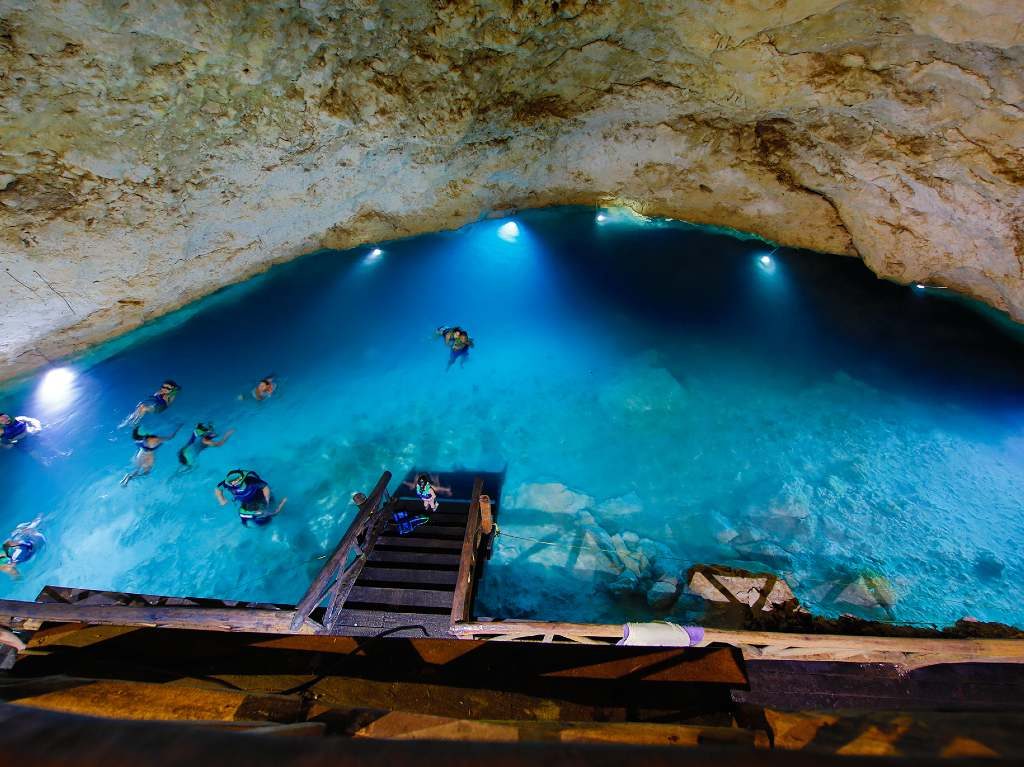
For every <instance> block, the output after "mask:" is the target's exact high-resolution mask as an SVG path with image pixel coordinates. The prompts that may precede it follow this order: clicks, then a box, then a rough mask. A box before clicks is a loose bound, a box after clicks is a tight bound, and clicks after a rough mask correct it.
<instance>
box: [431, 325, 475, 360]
mask: <svg viewBox="0 0 1024 767" xmlns="http://www.w3.org/2000/svg"><path fill="white" fill-rule="evenodd" d="M435 332H436V333H437V335H439V336H441V338H442V339H444V345H445V346H447V347H448V348H449V349H451V354H449V355H448V368H447V369H450V368H451V366H452V365H454V364H455V360H457V359H460V358H461V359H462V364H463V365H465V364H466V358H467V357H469V349H470V347H472V346H473V339H472V338H470V337H469V333H467V332H466V331H465V330H463V329H462V328H460V327H458V326H454V327H448V326H447V325H442V326H441V327H439V328H438V329H437V330H436V331H435Z"/></svg>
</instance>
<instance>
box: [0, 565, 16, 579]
mask: <svg viewBox="0 0 1024 767" xmlns="http://www.w3.org/2000/svg"><path fill="white" fill-rule="evenodd" d="M0 570H3V571H4V572H5V573H7V574H8V575H9V576H11V577H12V578H14V580H19V579H20V578H21V573H19V572H18V568H17V567H15V566H14V565H13V564H6V565H0Z"/></svg>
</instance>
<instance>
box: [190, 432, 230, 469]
mask: <svg viewBox="0 0 1024 767" xmlns="http://www.w3.org/2000/svg"><path fill="white" fill-rule="evenodd" d="M234 433H235V430H234V429H228V430H227V431H226V432H224V437H223V438H222V439H220V440H218V439H217V432H216V431H215V430H214V428H213V426H212V425H211V424H208V423H197V424H196V428H194V429H193V430H192V436H191V437H189V438H188V442H186V443H185V446H184V447H183V448H181V450H179V451H178V463H180V464H181V465H182V466H193V465H195V462H196V460H197V459H198V458H199V454H200V453H201V452H203V451H204V450H206V448H208V447H222V446H223V445H224V443H225V442H227V441H228V440H229V439H230V438H231V435H232V434H234Z"/></svg>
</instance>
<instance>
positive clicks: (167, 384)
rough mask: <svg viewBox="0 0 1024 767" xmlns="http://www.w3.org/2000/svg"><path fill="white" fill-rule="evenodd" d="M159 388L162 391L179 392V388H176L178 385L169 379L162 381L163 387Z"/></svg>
mask: <svg viewBox="0 0 1024 767" xmlns="http://www.w3.org/2000/svg"><path fill="white" fill-rule="evenodd" d="M160 388H161V389H162V390H164V391H179V390H180V389H181V387H180V386H178V384H176V383H175V382H174V381H172V380H171V379H170V378H168V379H167V380H166V381H164V382H163V385H161V386H160Z"/></svg>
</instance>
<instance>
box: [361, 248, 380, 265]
mask: <svg viewBox="0 0 1024 767" xmlns="http://www.w3.org/2000/svg"><path fill="white" fill-rule="evenodd" d="M383 255H384V251H383V250H381V249H380V248H374V249H373V250H371V251H370V252H369V253H367V254H366V258H364V259H363V263H364V264H375V263H377V261H379V260H380V257H381V256H383Z"/></svg>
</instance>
